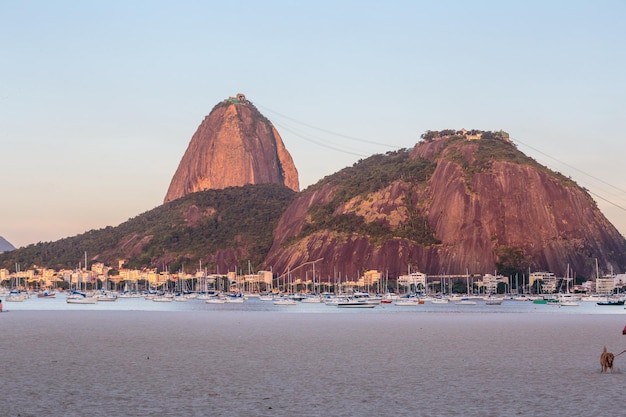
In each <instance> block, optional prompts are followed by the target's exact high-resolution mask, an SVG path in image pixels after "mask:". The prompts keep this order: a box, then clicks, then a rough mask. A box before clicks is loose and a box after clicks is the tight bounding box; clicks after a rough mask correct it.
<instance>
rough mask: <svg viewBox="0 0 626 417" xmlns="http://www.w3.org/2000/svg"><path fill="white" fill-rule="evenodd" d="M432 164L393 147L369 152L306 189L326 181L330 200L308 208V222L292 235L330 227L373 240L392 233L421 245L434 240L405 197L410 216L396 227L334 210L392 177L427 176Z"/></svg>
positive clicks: (421, 178)
mask: <svg viewBox="0 0 626 417" xmlns="http://www.w3.org/2000/svg"><path fill="white" fill-rule="evenodd" d="M435 167H436V164H435V163H434V162H431V161H428V160H426V159H422V158H411V157H410V156H409V153H408V152H406V151H396V152H388V153H386V154H385V155H380V154H378V155H373V156H371V157H369V158H367V159H364V160H360V161H359V162H357V163H355V164H354V165H353V166H351V167H348V168H344V169H342V170H341V171H339V172H337V173H335V174H333V175H330V176H328V177H326V178H324V179H323V180H321V181H320V182H318V183H317V184H315V185H314V186H312V187H310V188H309V189H308V190H307V191H314V190H316V189H319V188H321V187H322V186H324V185H325V184H328V183H330V184H332V185H333V186H334V187H335V192H334V193H333V197H332V200H331V201H330V202H329V203H328V204H325V205H322V206H315V207H312V208H311V209H310V210H309V215H310V222H308V223H306V224H305V225H304V227H303V229H302V231H301V232H300V234H299V235H298V236H297V237H295V239H300V238H303V237H306V236H308V235H310V234H312V233H315V232H317V231H320V230H330V231H334V232H339V233H356V234H359V235H363V236H368V237H369V239H370V240H371V241H372V242H375V243H382V242H383V241H384V240H386V239H391V238H394V237H399V238H404V239H409V240H412V241H414V242H416V243H420V244H423V245H430V244H435V243H438V242H439V241H438V240H437V239H436V238H435V236H434V234H433V231H432V230H431V229H430V227H429V225H428V222H427V221H426V219H425V217H423V216H422V215H421V214H420V213H419V211H418V210H417V209H416V208H415V206H414V204H410V202H409V201H408V200H406V201H407V209H408V210H409V213H410V219H409V221H407V222H406V223H404V224H403V225H401V226H400V227H399V228H398V229H396V230H392V229H391V228H390V227H389V226H388V225H387V224H386V223H384V222H370V223H368V222H366V221H365V219H364V218H363V217H361V216H358V215H357V214H354V213H342V214H334V213H335V210H336V209H337V208H338V207H339V206H340V205H341V204H344V203H347V202H348V201H350V200H351V199H353V198H355V197H357V196H363V197H364V196H366V195H368V194H370V193H374V192H376V191H378V190H381V189H383V188H385V187H387V186H389V185H390V184H391V183H393V182H394V181H398V180H403V181H406V182H408V183H412V184H415V183H424V182H426V181H427V180H428V179H429V178H430V176H431V175H432V173H433V171H434V169H435Z"/></svg>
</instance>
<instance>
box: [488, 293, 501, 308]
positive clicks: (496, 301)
mask: <svg viewBox="0 0 626 417" xmlns="http://www.w3.org/2000/svg"><path fill="white" fill-rule="evenodd" d="M502 300H503V299H502V298H499V297H496V296H493V295H491V296H489V297H485V304H486V305H488V306H499V305H501V304H502Z"/></svg>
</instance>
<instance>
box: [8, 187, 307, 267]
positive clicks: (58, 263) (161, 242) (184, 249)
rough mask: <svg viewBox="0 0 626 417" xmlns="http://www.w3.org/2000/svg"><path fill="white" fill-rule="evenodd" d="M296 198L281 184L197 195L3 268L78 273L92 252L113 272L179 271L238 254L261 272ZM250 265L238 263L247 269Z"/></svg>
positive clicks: (38, 250) (17, 256) (14, 257)
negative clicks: (122, 263)
mask: <svg viewBox="0 0 626 417" xmlns="http://www.w3.org/2000/svg"><path fill="white" fill-rule="evenodd" d="M294 195H295V192H293V191H292V190H290V189H288V188H287V187H284V186H281V185H275V184H259V185H248V186H245V187H230V188H227V189H224V190H208V191H203V192H197V193H193V194H189V195H187V196H185V197H182V198H180V199H178V200H175V201H172V202H170V203H167V204H164V205H162V206H159V207H156V208H155V209H153V210H150V211H148V212H146V213H143V214H141V215H138V216H136V217H134V218H131V219H129V220H128V221H126V222H124V223H122V224H120V225H119V226H117V227H111V226H109V227H106V228H104V229H99V230H91V231H88V232H86V233H83V234H81V235H78V236H74V237H70V238H66V239H61V240H58V241H56V242H46V243H38V244H34V245H29V246H27V247H25V248H22V249H18V250H15V251H12V252H7V253H4V254H0V267H1V268H7V269H11V270H12V269H14V267H15V265H16V264H19V265H20V266H21V268H22V269H26V268H29V267H31V266H33V265H39V266H46V267H49V268H74V267H76V266H77V265H78V263H79V262H81V260H82V259H83V258H84V253H85V251H86V252H87V253H88V257H89V259H93V258H97V260H98V261H99V262H104V263H106V264H109V265H111V266H117V260H118V259H126V266H127V267H131V268H141V267H158V268H159V269H162V267H163V266H168V267H169V269H170V270H171V271H176V270H178V268H179V267H180V265H182V264H183V263H184V264H188V265H197V264H198V260H200V259H203V264H204V265H206V264H207V262H206V261H205V260H206V259H208V258H209V257H210V256H211V255H213V254H214V253H215V252H216V251H217V250H222V249H233V250H234V251H236V250H237V249H238V248H243V249H244V253H248V254H249V260H250V262H251V264H252V265H253V266H255V267H256V266H258V265H260V264H261V262H262V261H263V258H264V256H265V254H266V253H267V251H268V250H269V248H270V246H271V244H272V239H273V237H272V233H273V230H274V227H275V225H276V223H277V221H278V219H279V218H280V215H281V214H282V213H283V211H284V210H285V208H286V207H287V205H288V204H289V203H290V202H291V200H292V199H293V197H294ZM194 206H195V207H194ZM192 217H193V219H191V218H192ZM187 218H189V219H191V220H190V221H188V219H187ZM142 239H143V242H142ZM140 242H141V243H143V245H142V244H141V243H140ZM133 248H135V249H133ZM247 261H248V259H243V260H241V259H239V260H233V262H239V263H242V266H243V264H244V263H245V264H247ZM162 262H167V265H162ZM207 266H209V267H210V265H207Z"/></svg>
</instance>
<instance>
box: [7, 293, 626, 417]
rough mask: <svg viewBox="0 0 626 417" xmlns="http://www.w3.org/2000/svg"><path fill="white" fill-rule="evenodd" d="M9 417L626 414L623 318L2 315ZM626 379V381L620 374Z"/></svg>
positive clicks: (109, 309) (31, 309)
mask: <svg viewBox="0 0 626 417" xmlns="http://www.w3.org/2000/svg"><path fill="white" fill-rule="evenodd" d="M3 304H5V306H4V307H5V310H9V311H10V312H9V313H8V314H5V313H2V314H0V332H1V333H0V336H1V337H0V348H1V352H2V363H3V364H4V367H3V368H4V369H3V371H2V372H0V375H1V377H0V378H1V382H2V390H1V391H0V393H1V394H0V415H3V416H20V417H24V416H43V415H45V416H112V415H119V416H209V415H224V416H243V415H246V416H362V415H370V416H377V415H381V416H384V415H402V416H550V415H554V416H556V415H559V416H562V415H568V416H575V415H601V414H606V413H610V414H616V415H622V414H623V409H624V404H623V403H622V397H623V395H622V387H623V386H624V383H625V382H626V378H625V373H626V354H624V355H622V356H619V357H617V358H616V361H615V365H616V373H615V374H612V375H611V374H608V375H607V374H601V373H600V365H599V356H600V353H601V351H602V347H603V346H604V345H606V346H607V348H608V349H609V350H610V351H613V352H614V353H616V354H617V353H619V352H621V351H622V350H624V349H626V336H622V334H621V333H622V328H623V327H624V325H625V324H626V310H624V309H623V308H621V307H598V306H596V305H595V304H594V303H583V304H582V305H581V306H580V307H561V308H558V307H553V306H546V305H533V304H532V303H528V302H515V301H505V302H504V303H503V304H502V305H501V306H484V305H478V306H457V305H452V304H451V305H429V304H426V305H423V306H416V307H396V306H385V307H383V306H379V307H376V308H374V309H354V310H345V309H337V308H336V307H329V306H325V305H323V304H320V305H317V304H301V305H298V306H295V307H281V306H274V305H273V304H272V303H270V302H261V301H258V300H249V301H247V302H246V303H244V304H243V305H229V304H224V305H210V304H206V303H204V302H202V301H199V300H196V301H188V302H185V303H175V302H172V303H154V302H151V301H146V300H143V299H120V300H118V301H116V302H114V303H100V304H96V305H68V304H66V303H65V299H64V298H62V297H60V298H58V299H49V300H42V299H30V300H28V301H26V302H24V303H6V302H5V303H3ZM622 368H623V369H624V372H625V373H622V371H621V369H622Z"/></svg>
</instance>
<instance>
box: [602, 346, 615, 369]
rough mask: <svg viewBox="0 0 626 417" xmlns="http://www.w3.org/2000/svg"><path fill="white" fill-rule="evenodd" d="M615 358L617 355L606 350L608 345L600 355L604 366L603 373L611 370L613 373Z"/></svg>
mask: <svg viewBox="0 0 626 417" xmlns="http://www.w3.org/2000/svg"><path fill="white" fill-rule="evenodd" d="M613 359H615V355H614V354H612V353H611V352H608V351H607V350H606V346H605V347H604V350H603V351H602V355H600V365H601V366H602V373H604V372H607V371H609V370H610V371H611V373H613Z"/></svg>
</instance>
